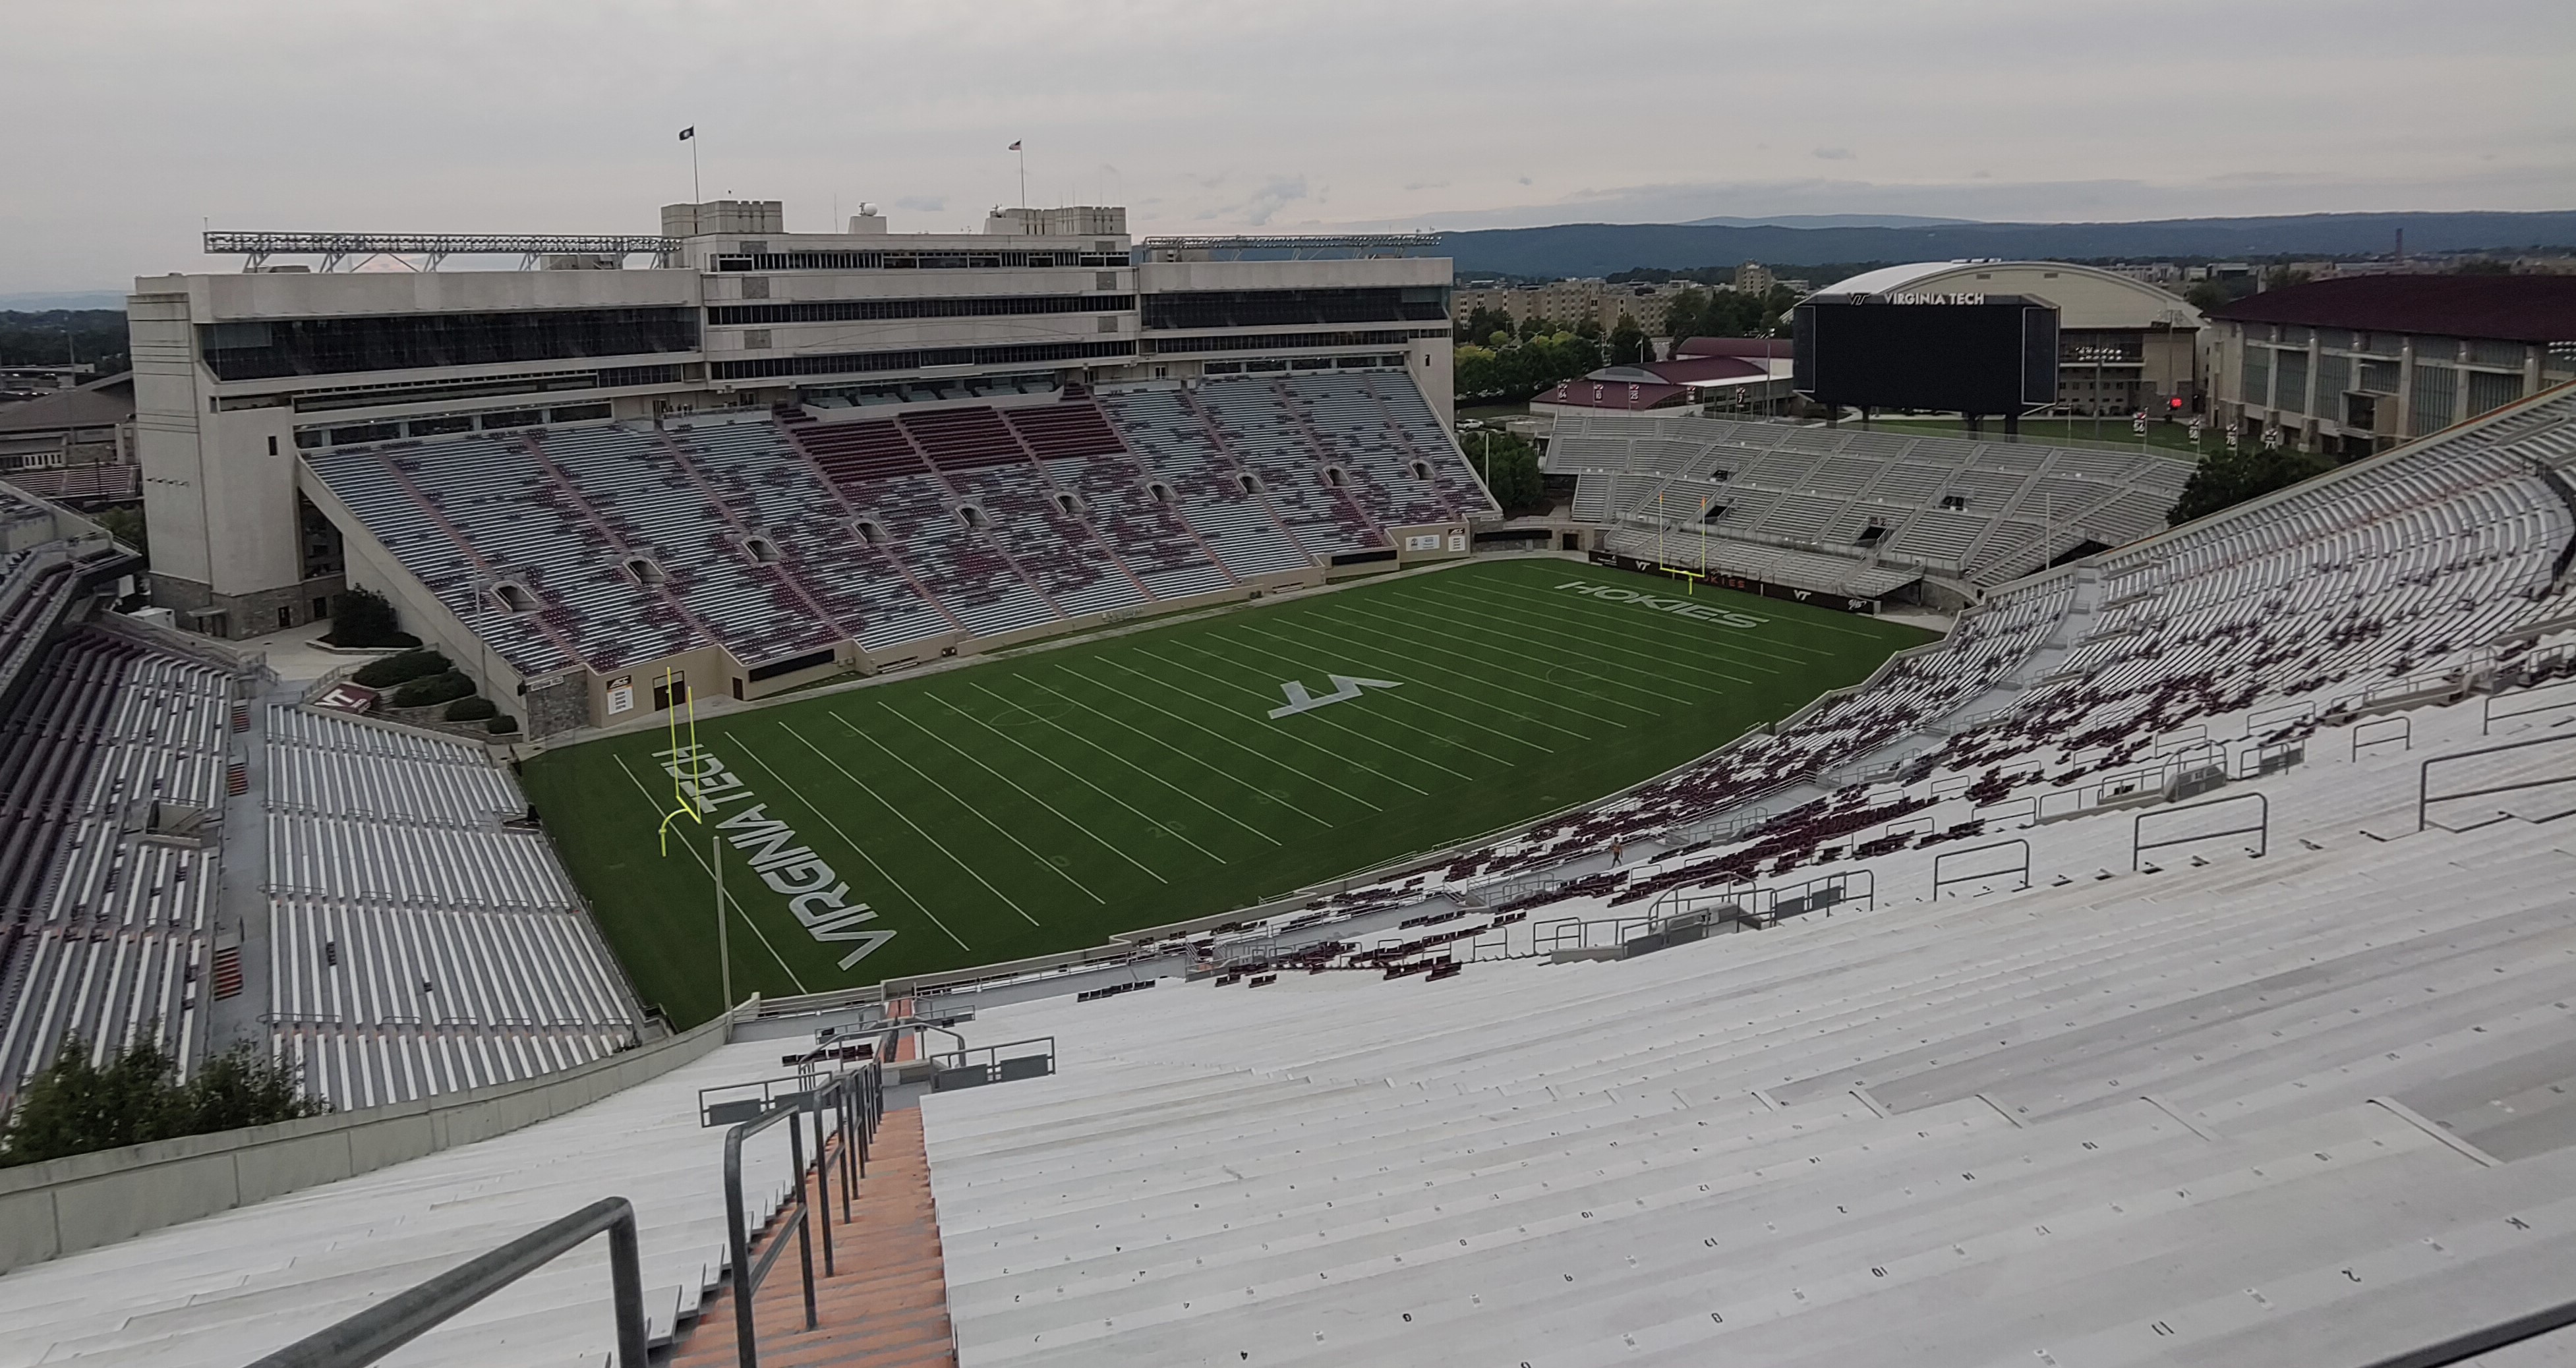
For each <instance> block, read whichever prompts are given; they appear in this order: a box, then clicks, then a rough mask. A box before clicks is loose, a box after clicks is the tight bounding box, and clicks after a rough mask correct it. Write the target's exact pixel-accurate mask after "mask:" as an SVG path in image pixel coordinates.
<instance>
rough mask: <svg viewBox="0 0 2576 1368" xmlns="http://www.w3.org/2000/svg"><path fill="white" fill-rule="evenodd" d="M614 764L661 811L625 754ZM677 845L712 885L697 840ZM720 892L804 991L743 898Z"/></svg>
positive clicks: (711, 873)
mask: <svg viewBox="0 0 2576 1368" xmlns="http://www.w3.org/2000/svg"><path fill="white" fill-rule="evenodd" d="M617 767H618V768H619V769H622V770H625V771H626V782H628V783H630V784H633V785H634V786H635V791H636V792H637V793H640V794H643V795H644V801H645V802H647V803H650V804H652V805H653V810H654V811H655V812H657V813H658V812H661V811H663V808H662V800H661V798H660V797H658V796H657V795H655V794H654V792H653V790H651V789H649V788H646V787H644V781H643V780H641V779H638V778H636V777H635V771H634V770H633V769H632V768H629V767H628V765H627V763H626V757H625V756H622V755H621V756H618V757H617ZM680 848H681V849H683V850H686V851H687V852H689V858H690V859H692V860H695V861H697V862H698V869H699V870H700V872H702V873H704V874H705V875H706V876H707V883H708V884H710V885H715V882H716V870H715V866H714V865H711V864H709V863H707V857H706V856H704V855H701V854H699V853H698V843H697V842H695V841H682V842H680ZM722 893H723V897H724V900H725V901H726V902H727V903H728V904H730V905H731V906H732V907H733V910H734V912H735V913H736V914H737V915H739V916H740V917H741V918H742V924H743V925H745V926H748V927H750V928H751V934H753V935H754V936H757V937H759V938H760V948H761V949H763V950H766V951H768V952H769V957H770V958H771V959H774V960H776V961H778V967H779V968H780V969H782V970H784V971H786V974H787V981H788V982H789V983H792V984H795V985H796V991H797V992H800V993H802V992H805V991H806V988H805V980H803V979H801V978H798V977H796V969H795V966H793V965H791V964H789V963H788V962H787V957H786V956H785V955H782V954H780V953H778V947H777V946H775V945H772V944H770V943H769V933H768V932H766V931H763V930H761V929H760V923H758V922H756V921H753V920H752V919H751V914H750V913H748V912H745V911H743V910H742V900H741V899H739V898H736V897H735V896H734V895H733V890H732V889H730V888H725V889H722ZM737 1005H739V1004H736V1003H731V1002H728V1003H726V1004H725V1007H726V1008H727V1009H728V1010H730V1009H732V1008H733V1007H735V1006H737Z"/></svg>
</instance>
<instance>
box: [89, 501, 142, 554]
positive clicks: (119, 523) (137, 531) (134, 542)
mask: <svg viewBox="0 0 2576 1368" xmlns="http://www.w3.org/2000/svg"><path fill="white" fill-rule="evenodd" d="M90 520H91V521H92V522H95V523H97V524H98V525H99V526H101V527H104V528H106V529H107V535H109V536H111V537H114V538H116V539H117V540H118V541H120V542H123V543H124V544H126V545H127V546H130V547H133V548H134V553H135V554H136V555H139V556H141V557H143V558H144V559H145V560H150V559H151V558H152V538H151V534H150V533H149V532H148V531H147V530H146V529H145V528H144V526H143V505H141V504H132V505H129V506H126V507H123V508H102V509H100V510H99V511H98V512H96V513H93V514H91V515H90Z"/></svg>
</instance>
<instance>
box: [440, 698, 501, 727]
mask: <svg viewBox="0 0 2576 1368" xmlns="http://www.w3.org/2000/svg"><path fill="white" fill-rule="evenodd" d="M500 711H501V709H500V707H499V705H497V704H495V703H494V702H493V701H492V700H491V699H488V698H481V697H476V698H460V699H458V700H456V701H455V702H453V703H450V704H448V705H447V720H448V721H450V722H480V721H482V720H483V719H484V718H487V717H492V716H495V715H497V714H499V712H500Z"/></svg>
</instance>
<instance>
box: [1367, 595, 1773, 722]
mask: <svg viewBox="0 0 2576 1368" xmlns="http://www.w3.org/2000/svg"><path fill="white" fill-rule="evenodd" d="M1345 608H1347V611H1352V613H1365V616H1370V618H1378V621H1391V623H1396V626H1404V629H1412V631H1419V634H1427V636H1448V639H1450V641H1468V639H1466V636H1458V634H1455V631H1440V629H1435V626H1422V623H1417V621H1409V618H1404V616H1388V613H1368V608H1360V605H1355V603H1345ZM1515 626H1517V623H1515ZM1561 670H1571V665H1561ZM1613 670H1620V667H1618V665H1613ZM1577 675H1584V678H1587V680H1597V683H1605V685H1610V688H1625V690H1636V693H1646V696H1651V698H1667V701H1669V690H1659V688H1654V685H1643V683H1633V680H1625V678H1620V675H1595V672H1589V670H1577ZM1726 678H1728V680H1734V683H1741V685H1749V683H1754V680H1744V678H1736V675H1726ZM1659 683H1664V685H1669V688H1698V690H1700V693H1716V696H1723V693H1726V690H1723V688H1713V685H1703V683H1690V680H1677V678H1669V675H1667V678H1662V680H1659ZM1556 688H1571V685H1556ZM1577 693H1587V696H1592V698H1600V701H1602V703H1613V706H1623V708H1636V703H1620V701H1618V698H1607V696H1602V693H1592V690H1587V688H1577ZM1641 711H1651V708H1641Z"/></svg>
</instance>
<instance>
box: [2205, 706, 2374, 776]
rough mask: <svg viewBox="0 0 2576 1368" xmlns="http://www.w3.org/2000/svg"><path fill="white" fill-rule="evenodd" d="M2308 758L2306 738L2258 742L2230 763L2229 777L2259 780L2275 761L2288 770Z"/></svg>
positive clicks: (2242, 751) (2237, 755)
mask: <svg viewBox="0 0 2576 1368" xmlns="http://www.w3.org/2000/svg"><path fill="white" fill-rule="evenodd" d="M2382 720H2385V719H2382ZM2401 720H2402V719H2401ZM2307 758H2308V743H2307V741H2306V740H2305V739H2304V738H2302V739H2300V740H2297V741H2256V742H2252V743H2249V744H2246V746H2245V749H2243V750H2241V751H2238V752H2237V753H2236V758H2235V759H2234V760H2232V761H2230V762H2229V763H2230V764H2231V765H2233V766H2234V769H2233V771H2232V772H2231V774H2230V776H2229V777H2231V778H2235V779H2259V778H2261V777H2262V776H2263V775H2264V774H2265V773H2266V772H2267V771H2266V769H2265V766H2267V765H2270V764H2271V763H2272V762H2273V761H2276V760H2277V761H2279V762H2280V763H2281V768H2283V769H2287V768H2289V767H2290V766H2292V765H2296V764H2302V763H2304V762H2305V761H2306V760H2307Z"/></svg>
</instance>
